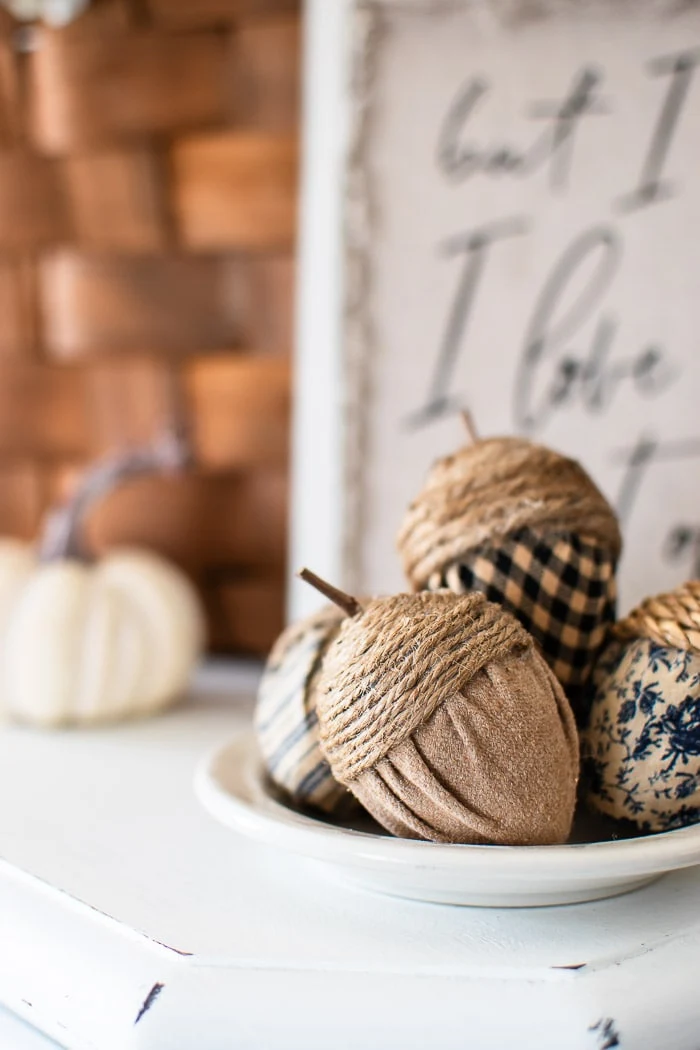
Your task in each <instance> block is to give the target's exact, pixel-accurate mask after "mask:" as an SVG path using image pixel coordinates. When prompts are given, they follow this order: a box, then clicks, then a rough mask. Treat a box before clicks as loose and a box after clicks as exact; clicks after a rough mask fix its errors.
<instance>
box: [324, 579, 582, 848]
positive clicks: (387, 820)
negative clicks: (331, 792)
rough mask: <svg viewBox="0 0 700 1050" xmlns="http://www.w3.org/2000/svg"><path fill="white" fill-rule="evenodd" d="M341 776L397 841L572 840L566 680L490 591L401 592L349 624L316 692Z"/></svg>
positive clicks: (571, 736)
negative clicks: (488, 595) (486, 594)
mask: <svg viewBox="0 0 700 1050" xmlns="http://www.w3.org/2000/svg"><path fill="white" fill-rule="evenodd" d="M319 718H320V724H321V742H322V747H323V749H324V751H325V753H326V756H327V758H328V760H329V762H330V765H331V768H332V770H333V773H334V775H335V776H336V778H337V779H339V780H340V781H341V782H343V783H345V784H346V785H347V786H348V787H349V788H350V790H351V791H352V792H353V794H354V795H355V796H356V797H357V798H358V799H359V800H360V802H361V803H362V804H363V805H364V806H365V808H366V809H367V810H368V811H369V812H370V813H372V815H373V816H374V817H375V818H376V819H377V820H379V821H380V823H382V825H383V826H384V827H386V828H387V829H388V830H390V831H392V832H393V833H394V834H397V835H403V836H407V837H414V838H427V839H431V840H433V841H438V842H490V843H500V844H511V845H516V844H535V843H539V844H545V843H555V842H562V841H564V840H565V839H566V838H567V836H568V834H569V831H570V828H571V822H572V818H573V811H574V804H575V796H576V783H577V779H578V739H577V734H576V728H575V725H574V720H573V715H572V713H571V709H570V707H569V704H568V702H567V700H566V698H565V696H564V694H563V692H562V689H561V687H560V685H559V683H558V682H557V681H556V679H555V678H554V676H553V674H552V673H551V671H550V670H549V668H548V667H547V665H546V664H545V663H544V661H543V659H542V658H541V656H540V655H539V653H538V652H537V650H536V649H535V647H534V645H533V642H532V639H531V638H530V636H529V635H528V634H527V633H526V632H525V631H524V629H523V628H522V627H521V626H520V625H519V624H518V623H517V621H516V620H515V619H514V618H513V617H512V616H510V615H509V614H508V613H506V612H504V610H503V609H501V608H500V607H498V606H495V605H493V604H491V603H490V602H487V601H486V600H485V599H484V598H483V596H482V595H480V594H469V595H462V596H457V595H452V594H448V593H445V592H439V593H426V592H424V593H421V594H415V595H397V596H395V597H394V598H389V599H379V600H376V601H375V602H372V603H370V605H369V606H368V607H367V609H366V610H365V612H364V613H362V614H361V615H359V616H356V617H353V618H352V619H350V620H348V621H346V623H345V624H344V625H343V627H342V628H341V631H340V634H339V636H338V638H337V639H336V641H335V642H334V644H333V646H332V647H331V649H330V651H329V653H328V655H327V658H326V662H325V664H324V671H323V675H322V679H321V682H320V683H319Z"/></svg>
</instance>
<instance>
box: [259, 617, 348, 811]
mask: <svg viewBox="0 0 700 1050" xmlns="http://www.w3.org/2000/svg"><path fill="white" fill-rule="evenodd" d="M344 617H345V613H344V612H343V611H342V610H341V609H339V608H338V607H337V606H336V605H327V606H325V607H324V608H322V609H320V610H319V611H318V612H315V613H313V614H312V615H311V616H308V617H307V618H306V619H303V620H300V621H299V622H297V623H294V624H292V625H291V626H290V627H288V628H287V629H286V630H285V631H283V632H282V634H281V635H280V636H279V638H278V639H277V641H276V642H275V645H274V646H273V648H272V650H271V652H270V655H269V657H268V660H267V664H266V666H265V670H264V672H263V677H262V679H261V681H260V686H259V689H258V698H257V704H256V707H255V729H256V734H257V738H258V745H259V747H260V751H261V753H262V756H263V760H264V763H265V767H266V769H267V772H268V774H269V776H270V779H271V780H272V781H273V782H274V783H275V784H276V785H277V786H278V787H279V788H281V789H282V790H283V791H284V792H285V793H286V794H287V795H289V796H290V797H291V798H292V799H293V800H294V801H295V802H297V803H303V804H305V805H309V806H314V807H316V808H317V809H320V810H323V812H325V813H329V814H338V813H343V812H345V811H346V810H349V809H352V808H353V806H354V805H356V803H355V800H354V799H353V797H352V795H351V794H350V792H349V791H348V790H347V789H346V788H345V787H343V786H342V784H339V783H338V782H337V781H336V780H335V779H334V777H333V775H332V773H331V770H330V767H329V765H328V763H327V762H326V760H325V758H324V757H323V754H322V753H321V748H320V741H319V732H318V717H317V714H316V697H317V685H318V678H319V674H320V669H321V663H322V661H323V657H324V654H325V652H326V650H327V649H328V646H329V645H330V643H331V642H332V641H333V639H334V638H335V636H336V634H337V633H338V630H339V629H340V625H341V623H342V621H343V619H344Z"/></svg>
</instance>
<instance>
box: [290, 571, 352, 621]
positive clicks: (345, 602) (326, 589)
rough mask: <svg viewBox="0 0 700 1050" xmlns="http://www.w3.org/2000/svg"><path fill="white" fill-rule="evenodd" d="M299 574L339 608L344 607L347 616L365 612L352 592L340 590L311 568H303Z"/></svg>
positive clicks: (301, 578)
mask: <svg viewBox="0 0 700 1050" xmlns="http://www.w3.org/2000/svg"><path fill="white" fill-rule="evenodd" d="M297 575H298V577H299V579H300V580H303V581H304V582H305V583H310V584H311V586H312V587H315V588H316V590H317V591H319V592H320V593H321V594H322V595H323V596H324V597H325V598H328V599H329V600H330V601H332V602H333V604H334V605H337V606H338V608H339V609H342V610H343V612H344V613H345V614H346V616H357V614H358V613H361V612H363V609H362V606H361V605H360V603H359V602H358V600H357V598H353V596H352V595H351V594H346V593H345V591H341V590H339V589H338V588H337V587H334V586H333V585H332V584H331V583H327V582H326V580H322V579H321V577H320V576H317V575H316V573H315V572H311V571H310V570H309V569H302V570H301V572H299V573H297Z"/></svg>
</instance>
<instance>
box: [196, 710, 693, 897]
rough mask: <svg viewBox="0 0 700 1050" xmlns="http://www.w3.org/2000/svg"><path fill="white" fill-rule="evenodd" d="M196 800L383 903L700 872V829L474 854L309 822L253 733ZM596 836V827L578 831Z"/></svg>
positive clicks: (204, 777) (553, 892)
mask: <svg viewBox="0 0 700 1050" xmlns="http://www.w3.org/2000/svg"><path fill="white" fill-rule="evenodd" d="M195 791H196V793H197V796H198V798H199V799H200V801H201V802H202V804H203V805H204V806H205V808H206V809H207V810H209V812H210V813H211V814H212V815H213V816H214V817H216V818H217V820H220V821H221V822H222V823H223V824H225V825H226V826H227V827H229V828H232V829H233V830H234V831H237V832H239V833H241V834H244V835H248V836H250V837H251V838H254V839H257V840H258V841H260V842H265V843H267V844H269V845H273V846H278V847H279V848H280V849H284V850H288V851H290V852H292V853H298V854H302V855H303V856H305V857H310V858H313V859H314V860H316V861H320V862H322V863H323V864H324V865H325V866H326V867H327V868H329V869H330V870H331V871H332V872H333V874H334V875H335V877H336V878H338V879H340V880H342V881H345V882H352V883H354V884H356V885H358V886H363V887H365V888H366V889H369V890H375V891H376V892H378V893H386V894H390V895H392V896H396V897H409V898H412V899H414V900H420V901H435V902H439V903H442V904H470V905H479V906H486V907H500V908H518V907H535V906H541V905H551V904H572V903H577V902H580V901H589V900H597V899H598V898H601V897H612V896H615V895H616V894H619V893H627V892H628V891H629V890H633V889H636V888H637V887H639V886H643V885H645V884H646V883H648V882H651V881H652V880H653V879H656V878H658V877H659V876H660V875H663V874H664V873H665V872H668V871H673V870H675V869H677V868H686V867H690V866H691V865H693V864H698V863H700V825H694V826H692V827H687V828H682V829H680V830H678V831H667V832H664V833H663V834H658V835H649V836H645V837H643V838H628V839H621V840H608V841H582V842H572V843H569V844H567V845H563V846H466V845H443V844H436V843H433V842H417V841H414V840H412V839H398V838H393V837H392V836H390V835H388V834H386V833H384V832H383V831H382V830H381V829H380V828H379V827H378V825H376V824H374V823H373V822H372V821H370V820H369V819H367V820H366V821H365V827H366V828H367V829H369V830H362V824H361V823H360V825H355V826H353V827H350V826H348V825H343V826H341V825H338V824H333V823H331V822H330V821H327V820H324V819H323V818H322V817H320V816H319V817H315V816H311V815H309V814H307V813H301V812H299V811H297V810H295V809H293V808H291V807H289V806H287V805H285V804H284V803H283V802H282V801H280V799H279V797H278V796H277V795H276V793H275V790H274V788H273V787H272V785H270V783H269V782H268V780H267V778H266V776H265V772H264V769H263V766H262V763H261V760H260V757H259V753H258V749H257V745H256V742H255V737H254V734H253V732H252V730H247V731H245V732H243V733H240V734H239V735H237V736H236V737H235V738H234V739H233V740H231V741H230V742H229V743H227V744H226V745H225V746H224V747H223V748H220V749H219V750H217V751H216V752H215V753H214V754H213V755H211V756H210V757H208V758H207V759H206V760H205V761H204V762H203V763H202V765H201V766H200V768H199V769H198V770H197V773H196V776H195ZM577 834H578V835H579V836H586V835H588V836H590V835H591V834H593V835H595V834H596V831H595V827H594V826H588V827H581V826H579V828H578V829H577Z"/></svg>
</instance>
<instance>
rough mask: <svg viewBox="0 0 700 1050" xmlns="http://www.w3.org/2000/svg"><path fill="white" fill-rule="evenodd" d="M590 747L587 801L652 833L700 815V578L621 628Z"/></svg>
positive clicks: (640, 610)
mask: <svg viewBox="0 0 700 1050" xmlns="http://www.w3.org/2000/svg"><path fill="white" fill-rule="evenodd" d="M593 686H594V696H593V700H592V704H591V711H590V718H589V724H588V726H587V728H586V729H585V731H584V732H583V734H582V738H581V749H582V758H583V763H584V770H585V777H584V782H583V792H584V797H585V798H586V801H587V803H588V804H589V805H590V806H591V807H592V808H593V809H596V810H599V811H600V812H602V813H605V814H606V815H608V816H611V817H614V818H615V819H618V820H627V821H632V822H633V823H634V824H636V825H637V826H638V827H639V828H640V829H641V830H644V831H666V830H669V829H671V828H676V827H682V826H683V825H685V824H689V823H696V822H697V821H699V820H700V581H699V580H693V581H690V582H689V583H686V584H683V586H681V587H678V588H677V589H676V590H675V591H671V592H670V593H668V594H662V595H658V596H656V597H653V598H647V599H646V600H645V601H643V602H642V603H641V604H640V605H638V606H637V608H635V609H633V610H632V612H631V613H630V614H629V615H628V616H626V617H625V618H624V620H621V621H620V622H619V623H618V624H616V625H615V628H614V631H613V640H612V641H611V643H610V645H609V646H608V648H607V649H606V651H605V652H604V654H603V656H602V658H601V660H600V664H599V666H598V667H597V668H596V672H595V675H594V679H593Z"/></svg>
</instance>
